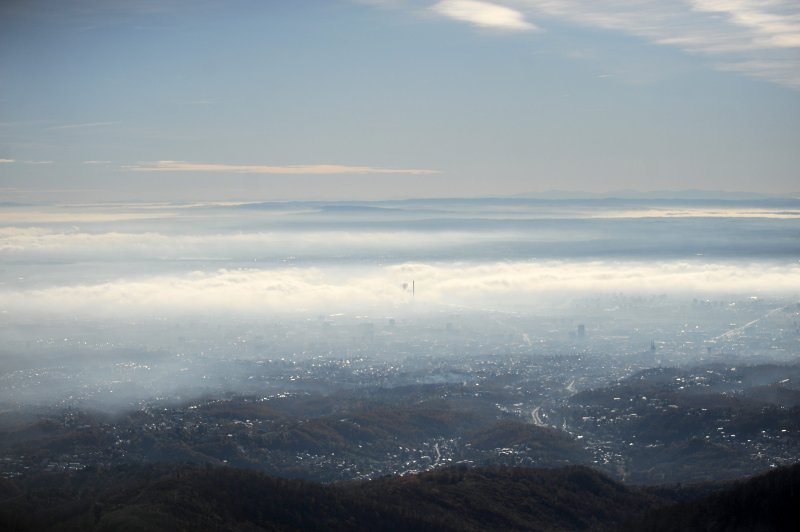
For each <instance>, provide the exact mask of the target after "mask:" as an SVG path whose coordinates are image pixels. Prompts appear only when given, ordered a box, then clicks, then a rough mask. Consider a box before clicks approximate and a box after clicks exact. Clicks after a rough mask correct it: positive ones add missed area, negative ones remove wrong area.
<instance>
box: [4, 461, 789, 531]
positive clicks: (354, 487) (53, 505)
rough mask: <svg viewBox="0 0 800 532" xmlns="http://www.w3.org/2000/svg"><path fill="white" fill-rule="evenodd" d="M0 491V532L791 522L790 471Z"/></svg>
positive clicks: (585, 472) (103, 482) (210, 475)
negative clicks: (651, 479)
mask: <svg viewBox="0 0 800 532" xmlns="http://www.w3.org/2000/svg"><path fill="white" fill-rule="evenodd" d="M0 488H2V489H0V529H2V530H130V531H135V530H147V531H158V530H623V531H629V530H630V531H633V530H636V531H640V530H641V531H648V530H651V531H673V530H676V531H677V530H681V531H686V530H688V531H691V530H709V531H727V530H791V529H792V528H791V525H793V524H796V523H797V522H800V521H798V520H799V519H800V465H797V466H793V467H787V468H783V469H779V470H776V471H772V472H770V473H768V474H765V475H762V476H759V477H755V478H751V479H749V480H746V481H740V482H737V483H733V484H729V485H727V486H722V487H720V486H713V485H706V486H701V487H690V488H667V487H661V488H632V487H628V486H625V485H624V484H621V483H619V482H616V481H614V480H612V479H610V478H608V477H607V476H605V475H603V474H601V473H598V472H597V471H594V470H592V469H589V468H586V467H581V466H571V467H566V468H561V469H524V468H475V469H468V468H466V467H464V466H457V467H452V468H447V469H440V470H436V471H432V472H427V473H422V474H419V475H408V476H405V477H384V478H381V479H377V480H373V481H366V482H349V483H340V484H332V485H321V484H314V483H309V482H304V481H300V480H288V479H280V478H274V477H269V476H265V475H263V474H260V473H257V472H255V471H250V470H242V469H234V468H212V467H195V466H177V465H158V466H153V465H150V466H123V467H117V468H113V469H94V470H86V471H81V472H77V473H60V474H39V475H32V476H29V477H25V478H19V479H15V480H5V481H3V482H2V484H0ZM709 493H710V495H708V494H709ZM676 501H681V502H676Z"/></svg>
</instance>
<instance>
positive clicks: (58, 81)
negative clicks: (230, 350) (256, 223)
mask: <svg viewBox="0 0 800 532" xmlns="http://www.w3.org/2000/svg"><path fill="white" fill-rule="evenodd" d="M797 146H800V4H798V3H797V2H796V1H794V0H785V1H783V0H773V1H771V2H755V1H747V0H703V1H701V0H681V1H674V2H663V1H647V0H644V1H639V2H622V1H594V2H590V1H583V0H502V1H501V0H498V1H496V2H479V1H474V0H445V1H438V2H437V1H435V0H427V1H422V0H419V1H416V0H415V1H410V0H409V1H403V0H396V1H391V0H386V1H377V0H372V1H367V0H362V1H341V2H334V1H311V0H309V1H302V2H283V1H271V2H269V1H268V2H255V1H232V2H211V1H208V2H188V1H181V0H174V1H166V2H165V1H160V2H149V1H140V2H133V1H129V2H123V1H105V2H100V1H89V0H75V1H65V2H42V1H36V0H33V1H24V2H23V1H16V2H15V1H6V2H3V3H2V4H1V5H0V161H3V162H0V197H2V198H4V199H7V200H13V201H27V200H57V201H94V200H115V201H116V200H125V201H132V200H139V199H141V200H148V201H150V200H165V201H166V200H169V201H173V200H199V199H202V200H249V199H258V200H283V199H379V198H402V197H414V196H428V197H429V196H481V195H508V194H522V193H537V192H543V191H547V190H552V189H560V190H574V191H587V192H606V191H614V190H620V189H636V190H645V191H646V190H663V189H673V190H680V189H688V188H698V189H712V190H729V191H752V192H760V193H768V194H778V195H785V194H790V193H797V192H798V191H800V177H799V176H800V172H799V171H798V169H800V150H798V149H797Z"/></svg>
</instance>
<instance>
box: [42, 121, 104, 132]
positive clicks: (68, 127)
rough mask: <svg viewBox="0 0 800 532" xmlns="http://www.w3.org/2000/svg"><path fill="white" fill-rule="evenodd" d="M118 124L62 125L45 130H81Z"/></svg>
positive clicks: (86, 123) (85, 123)
mask: <svg viewBox="0 0 800 532" xmlns="http://www.w3.org/2000/svg"><path fill="white" fill-rule="evenodd" d="M118 123H119V122H83V123H80V124H63V125H60V126H52V127H49V128H47V129H49V130H50V131H58V130H62V129H81V128H87V127H100V126H112V125H114V124H118Z"/></svg>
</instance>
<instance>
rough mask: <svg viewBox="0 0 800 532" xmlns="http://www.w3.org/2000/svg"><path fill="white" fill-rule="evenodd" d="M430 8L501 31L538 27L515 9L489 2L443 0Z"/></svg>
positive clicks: (475, 24) (450, 16)
mask: <svg viewBox="0 0 800 532" xmlns="http://www.w3.org/2000/svg"><path fill="white" fill-rule="evenodd" d="M430 9H431V11H433V12H434V13H437V14H439V15H443V16H445V17H449V18H452V19H455V20H459V21H462V22H467V23H469V24H472V25H474V26H479V27H482V28H492V29H497V30H503V31H533V30H537V29H539V28H537V27H536V26H535V25H534V24H532V23H530V22H528V21H527V20H525V15H524V14H522V13H521V12H519V11H517V10H516V9H511V8H510V7H507V6H504V5H500V4H495V3H490V2H482V1H478V0H443V1H441V2H438V3H437V4H435V5H433V6H431V8H430Z"/></svg>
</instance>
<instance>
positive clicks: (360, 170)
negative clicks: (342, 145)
mask: <svg viewBox="0 0 800 532" xmlns="http://www.w3.org/2000/svg"><path fill="white" fill-rule="evenodd" d="M125 168H126V169H127V170H133V171H136V172H218V173H228V174H280V175H326V174H329V175H341V174H413V175H422V174H436V173H438V172H437V171H436V170H429V169H420V168H376V167H372V166H345V165H339V164H306V165H291V166H272V165H252V164H215V163H192V162H186V161H155V162H153V163H143V164H139V165H135V166H127V167H125Z"/></svg>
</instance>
